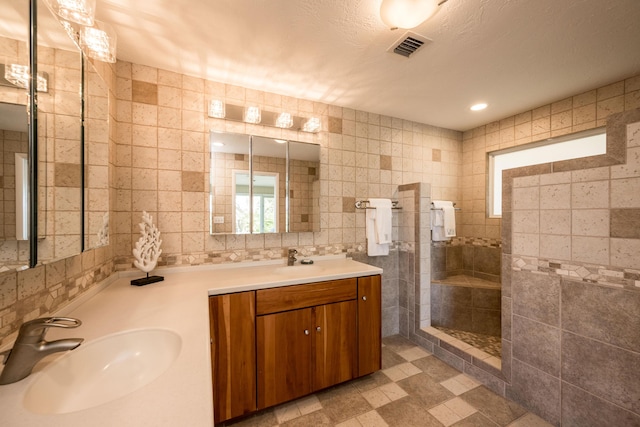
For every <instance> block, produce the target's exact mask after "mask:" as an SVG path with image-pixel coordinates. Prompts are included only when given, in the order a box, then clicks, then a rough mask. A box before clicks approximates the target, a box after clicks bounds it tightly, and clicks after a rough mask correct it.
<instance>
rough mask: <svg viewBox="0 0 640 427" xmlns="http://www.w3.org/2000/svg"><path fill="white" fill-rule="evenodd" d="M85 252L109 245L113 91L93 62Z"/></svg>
mask: <svg viewBox="0 0 640 427" xmlns="http://www.w3.org/2000/svg"><path fill="white" fill-rule="evenodd" d="M82 96H83V101H84V102H83V105H84V109H83V117H84V120H83V129H82V131H83V134H82V136H83V158H84V162H83V163H84V167H83V174H84V175H83V187H84V195H83V202H84V203H83V211H84V242H83V249H84V250H87V249H93V248H97V247H100V246H106V245H108V244H109V88H108V87H107V84H106V83H105V81H104V80H103V79H102V77H101V76H100V74H99V73H98V72H97V70H96V68H95V67H94V66H93V64H92V63H91V61H90V60H88V59H87V58H86V57H85V58H84V66H83V84H82Z"/></svg>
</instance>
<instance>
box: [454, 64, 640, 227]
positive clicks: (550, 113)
mask: <svg viewBox="0 0 640 427" xmlns="http://www.w3.org/2000/svg"><path fill="white" fill-rule="evenodd" d="M636 108H640V76H635V77H631V78H628V79H626V80H623V81H619V82H615V83H612V84H610V85H607V86H603V87H600V88H597V89H593V90H590V91H587V92H584V93H581V94H577V95H575V96H571V97H568V98H565V99H562V100H559V101H557V102H553V103H551V104H547V105H543V106H540V107H538V108H535V109H532V110H529V111H525V112H523V113H520V114H517V115H515V116H511V117H507V118H504V119H502V120H499V121H495V122H491V123H488V124H486V125H484V126H480V127H477V128H474V129H471V130H468V131H466V132H464V136H463V144H462V165H463V167H462V170H461V177H460V178H461V181H460V185H461V196H462V200H461V201H460V203H459V204H458V206H459V207H461V208H462V218H461V223H460V224H459V227H458V235H459V236H463V237H475V238H490V239H500V225H501V220H500V219H497V218H487V216H486V195H485V192H486V179H487V175H486V171H487V165H486V156H487V153H488V152H490V151H496V150H500V149H504V148H508V147H512V146H517V145H522V144H526V143H529V142H533V141H540V140H544V139H547V138H550V137H554V136H560V135H565V134H568V133H572V132H578V131H581V130H586V129H592V128H595V127H599V126H604V124H605V122H606V119H607V117H609V116H610V115H611V114H615V113H619V112H622V111H629V110H633V109H636Z"/></svg>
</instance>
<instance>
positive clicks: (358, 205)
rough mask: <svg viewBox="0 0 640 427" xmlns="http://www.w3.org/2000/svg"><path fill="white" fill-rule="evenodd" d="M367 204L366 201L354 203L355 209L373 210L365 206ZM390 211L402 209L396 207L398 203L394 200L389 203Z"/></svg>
mask: <svg viewBox="0 0 640 427" xmlns="http://www.w3.org/2000/svg"><path fill="white" fill-rule="evenodd" d="M368 204H369V201H368V200H358V201H357V202H356V209H375V208H372V207H370V206H367V205H368ZM391 209H402V208H401V207H400V206H398V202H397V201H395V200H392V201H391Z"/></svg>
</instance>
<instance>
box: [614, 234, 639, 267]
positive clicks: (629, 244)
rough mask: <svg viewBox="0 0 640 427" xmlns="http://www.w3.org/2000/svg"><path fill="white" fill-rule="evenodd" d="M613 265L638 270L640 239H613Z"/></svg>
mask: <svg viewBox="0 0 640 427" xmlns="http://www.w3.org/2000/svg"><path fill="white" fill-rule="evenodd" d="M611 265H614V266H617V267H624V268H633V269H637V268H638V266H640V239H611Z"/></svg>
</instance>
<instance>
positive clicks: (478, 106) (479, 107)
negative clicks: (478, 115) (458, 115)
mask: <svg viewBox="0 0 640 427" xmlns="http://www.w3.org/2000/svg"><path fill="white" fill-rule="evenodd" d="M485 108H487V104H485V103H484V102H481V103H479V104H474V105H472V106H471V111H480V110H484V109H485Z"/></svg>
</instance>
